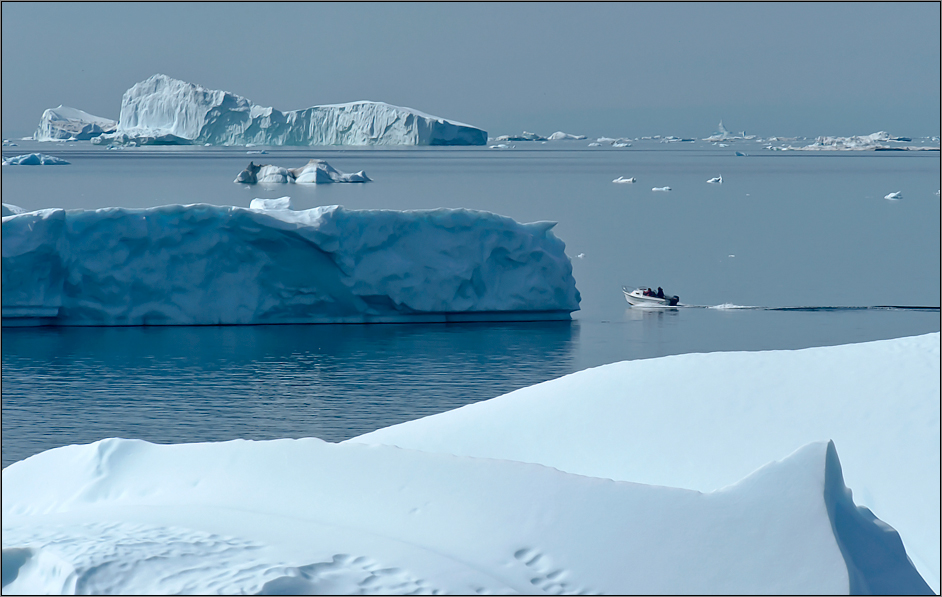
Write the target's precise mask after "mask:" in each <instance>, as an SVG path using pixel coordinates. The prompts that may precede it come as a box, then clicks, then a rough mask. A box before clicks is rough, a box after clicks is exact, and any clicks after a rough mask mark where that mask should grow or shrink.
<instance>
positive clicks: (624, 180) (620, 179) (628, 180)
mask: <svg viewBox="0 0 942 597" xmlns="http://www.w3.org/2000/svg"><path fill="white" fill-rule="evenodd" d="M612 182H614V183H618V184H625V183H632V182H638V179H637V178H635V177H634V176H632V177H631V178H625V177H624V176H619V177H618V178H616V179H615V180H613V181H612Z"/></svg>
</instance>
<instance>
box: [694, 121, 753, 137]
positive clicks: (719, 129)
mask: <svg viewBox="0 0 942 597" xmlns="http://www.w3.org/2000/svg"><path fill="white" fill-rule="evenodd" d="M755 138H756V136H755V135H747V134H746V133H745V131H743V132H740V133H731V132H729V131H728V130H726V127H725V126H723V121H722V120H721V121H720V124H719V126H718V127H717V131H716V132H715V133H713V134H712V135H710V136H709V137H706V138H704V139H703V140H704V141H710V142H713V143H716V142H717V141H736V140H744V141H748V140H751V139H755Z"/></svg>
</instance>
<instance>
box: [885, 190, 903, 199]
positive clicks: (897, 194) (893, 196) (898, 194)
mask: <svg viewBox="0 0 942 597" xmlns="http://www.w3.org/2000/svg"><path fill="white" fill-rule="evenodd" d="M883 198H884V199H888V200H890V201H899V200H900V199H902V198H903V191H896V192H894V193H890V194H888V195H886V196H884V197H883Z"/></svg>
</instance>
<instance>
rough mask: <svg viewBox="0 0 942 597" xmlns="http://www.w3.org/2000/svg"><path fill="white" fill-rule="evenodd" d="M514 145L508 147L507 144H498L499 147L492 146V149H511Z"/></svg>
mask: <svg viewBox="0 0 942 597" xmlns="http://www.w3.org/2000/svg"><path fill="white" fill-rule="evenodd" d="M511 147H513V145H507V144H506V143H498V144H497V145H491V146H490V148H491V149H510V148H511Z"/></svg>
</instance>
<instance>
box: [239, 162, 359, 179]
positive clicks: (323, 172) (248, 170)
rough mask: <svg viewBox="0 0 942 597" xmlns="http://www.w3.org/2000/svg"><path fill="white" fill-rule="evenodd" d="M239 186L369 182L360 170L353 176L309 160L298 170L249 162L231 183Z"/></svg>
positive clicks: (326, 164)
mask: <svg viewBox="0 0 942 597" xmlns="http://www.w3.org/2000/svg"><path fill="white" fill-rule="evenodd" d="M233 182H236V183H241V184H256V183H289V182H297V183H311V184H321V183H331V182H371V179H370V177H369V176H367V175H366V173H365V172H363V171H362V170H361V171H359V172H355V173H353V174H347V173H345V172H340V171H338V170H337V169H335V168H334V167H333V166H331V165H330V164H328V163H327V162H325V161H324V160H311V161H309V162H308V163H307V164H305V165H303V166H301V167H300V168H282V167H281V166H273V165H271V164H256V163H255V162H249V165H248V166H246V167H245V170H243V171H242V172H239V175H238V176H236V179H235V180H234V181H233Z"/></svg>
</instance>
